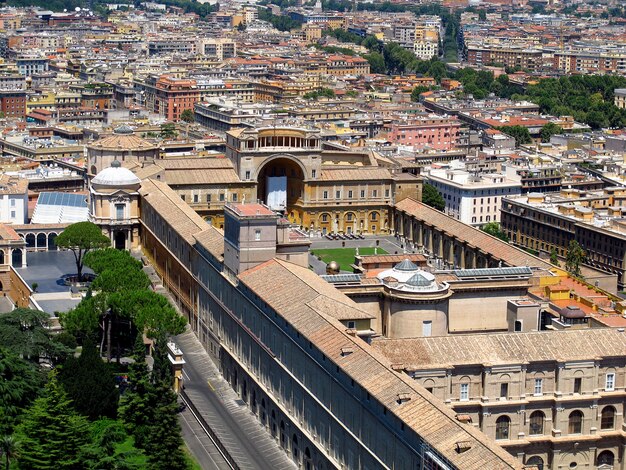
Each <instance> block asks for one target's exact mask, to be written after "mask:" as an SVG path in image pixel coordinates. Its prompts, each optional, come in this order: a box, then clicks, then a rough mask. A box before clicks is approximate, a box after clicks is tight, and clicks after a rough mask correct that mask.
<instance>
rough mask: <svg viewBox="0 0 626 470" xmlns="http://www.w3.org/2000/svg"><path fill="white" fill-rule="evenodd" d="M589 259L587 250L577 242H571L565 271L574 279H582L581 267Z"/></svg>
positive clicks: (568, 247)
mask: <svg viewBox="0 0 626 470" xmlns="http://www.w3.org/2000/svg"><path fill="white" fill-rule="evenodd" d="M586 257H587V255H586V253H585V250H583V248H582V246H580V244H579V243H578V242H577V241H576V240H571V241H570V242H569V245H567V256H566V257H565V270H566V271H567V272H568V273H570V274H571V275H572V276H574V277H582V272H581V270H580V265H581V264H583V263H584V262H585V258H586Z"/></svg>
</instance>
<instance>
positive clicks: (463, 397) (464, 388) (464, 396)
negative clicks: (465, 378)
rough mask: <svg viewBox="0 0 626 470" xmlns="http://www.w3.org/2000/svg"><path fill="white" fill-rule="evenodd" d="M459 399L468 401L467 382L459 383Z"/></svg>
mask: <svg viewBox="0 0 626 470" xmlns="http://www.w3.org/2000/svg"><path fill="white" fill-rule="evenodd" d="M460 399H461V401H468V400H469V384H461V395H460Z"/></svg>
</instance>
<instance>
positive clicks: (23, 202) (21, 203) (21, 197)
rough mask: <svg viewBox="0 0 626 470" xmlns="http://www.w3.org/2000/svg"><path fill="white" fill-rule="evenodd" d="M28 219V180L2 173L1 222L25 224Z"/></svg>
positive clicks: (0, 193)
mask: <svg viewBox="0 0 626 470" xmlns="http://www.w3.org/2000/svg"><path fill="white" fill-rule="evenodd" d="M27 221H28V180H27V179H25V178H19V177H17V176H11V175H8V174H6V173H3V174H1V175H0V223H3V224H25V223H26V222H27Z"/></svg>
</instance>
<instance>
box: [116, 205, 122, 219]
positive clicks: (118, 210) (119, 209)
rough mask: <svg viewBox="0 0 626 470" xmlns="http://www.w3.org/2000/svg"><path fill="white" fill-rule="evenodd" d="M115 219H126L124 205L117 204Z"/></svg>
mask: <svg viewBox="0 0 626 470" xmlns="http://www.w3.org/2000/svg"><path fill="white" fill-rule="evenodd" d="M115 218H116V219H117V220H122V219H123V218H124V204H115Z"/></svg>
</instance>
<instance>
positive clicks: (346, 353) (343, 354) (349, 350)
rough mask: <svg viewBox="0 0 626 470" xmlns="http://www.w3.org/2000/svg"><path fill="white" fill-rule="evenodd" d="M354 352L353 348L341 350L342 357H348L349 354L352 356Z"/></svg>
mask: <svg viewBox="0 0 626 470" xmlns="http://www.w3.org/2000/svg"><path fill="white" fill-rule="evenodd" d="M353 352H354V348H351V347H345V348H341V355H342V356H347V355H348V354H352V353H353Z"/></svg>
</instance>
